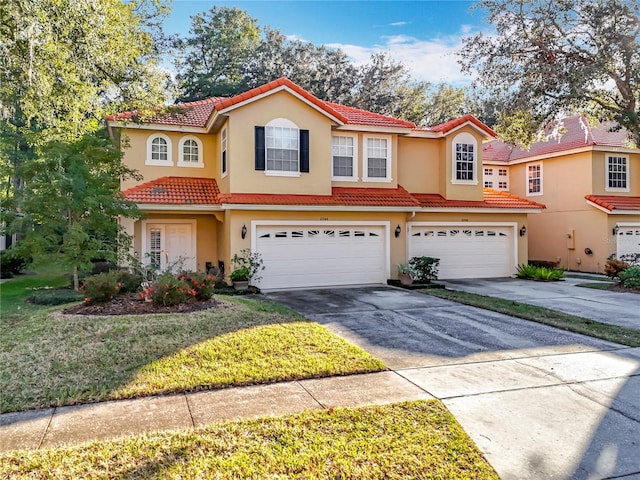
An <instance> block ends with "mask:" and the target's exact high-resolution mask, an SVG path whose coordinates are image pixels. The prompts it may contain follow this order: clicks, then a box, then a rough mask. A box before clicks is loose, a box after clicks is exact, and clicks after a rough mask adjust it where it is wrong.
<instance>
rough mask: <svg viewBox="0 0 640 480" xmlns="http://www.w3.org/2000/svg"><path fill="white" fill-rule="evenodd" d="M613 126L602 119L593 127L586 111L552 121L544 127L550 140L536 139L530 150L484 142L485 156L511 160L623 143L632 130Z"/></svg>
mask: <svg viewBox="0 0 640 480" xmlns="http://www.w3.org/2000/svg"><path fill="white" fill-rule="evenodd" d="M613 126H614V123H613V122H603V123H600V124H598V125H597V126H595V127H593V126H591V125H589V122H588V120H587V119H586V117H585V116H584V115H574V116H572V117H567V118H565V119H563V120H561V121H559V122H553V123H551V124H550V125H549V126H548V127H547V128H545V129H544V134H545V136H546V137H547V140H546V141H539V142H535V143H533V144H532V145H531V148H530V149H529V150H526V149H523V148H520V147H512V146H510V145H508V144H506V143H505V142H503V141H502V140H493V141H491V142H488V143H486V144H485V145H484V146H483V148H482V158H483V160H489V161H502V162H509V161H514V160H521V159H526V158H530V157H537V156H540V155H551V154H554V153H559V152H563V151H567V150H573V149H576V148H584V147H591V146H607V147H624V146H625V143H626V141H627V139H628V137H629V132H628V131H627V130H625V129H622V130H618V131H611V128H612V127H613Z"/></svg>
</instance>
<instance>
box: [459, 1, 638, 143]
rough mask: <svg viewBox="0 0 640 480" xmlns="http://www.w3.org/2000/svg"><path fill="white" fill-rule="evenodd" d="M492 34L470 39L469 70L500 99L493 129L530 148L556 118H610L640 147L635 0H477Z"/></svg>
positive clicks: (464, 57)
mask: <svg viewBox="0 0 640 480" xmlns="http://www.w3.org/2000/svg"><path fill="white" fill-rule="evenodd" d="M476 8H479V9H482V10H484V11H485V12H486V14H487V16H488V20H489V22H490V23H491V24H492V25H493V27H494V28H495V34H490V35H488V34H484V33H480V34H478V35H476V36H474V37H471V38H467V39H465V41H464V46H463V48H462V50H461V51H460V62H461V64H462V66H463V68H464V69H465V70H466V71H472V70H476V71H477V72H478V83H479V84H481V85H483V86H484V87H486V88H487V89H488V90H489V91H490V92H492V95H494V96H495V97H496V98H498V99H500V101H501V102H503V103H504V105H505V108H504V109H503V112H502V114H501V115H500V118H499V119H498V120H499V122H498V125H497V130H498V131H499V132H500V133H501V134H502V136H503V137H504V138H505V139H506V140H508V141H510V142H512V143H520V144H522V145H525V146H526V145H529V144H530V143H531V142H532V141H533V139H534V137H535V134H536V133H537V131H538V130H539V128H540V126H541V125H542V124H543V123H544V122H546V121H549V120H551V119H553V118H554V117H556V116H562V115H566V114H569V113H572V112H574V111H577V110H578V111H584V112H586V113H589V114H591V115H592V116H594V117H596V118H598V119H600V120H607V119H608V120H615V121H616V122H617V124H618V125H619V126H620V127H624V128H626V129H628V130H629V131H630V133H631V135H632V137H633V138H632V140H633V141H634V142H635V143H636V145H639V146H640V111H639V110H640V20H639V14H640V5H639V3H638V1H637V0H516V1H514V0H480V1H479V2H478V3H477V4H476Z"/></svg>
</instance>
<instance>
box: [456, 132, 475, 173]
mask: <svg viewBox="0 0 640 480" xmlns="http://www.w3.org/2000/svg"><path fill="white" fill-rule="evenodd" d="M451 153H452V157H453V158H452V165H451V173H452V178H451V183H469V184H474V185H476V184H477V183H478V143H477V141H476V139H475V137H474V136H473V135H471V134H470V133H466V132H463V133H459V134H458V135H456V136H455V138H454V139H453V141H452V142H451Z"/></svg>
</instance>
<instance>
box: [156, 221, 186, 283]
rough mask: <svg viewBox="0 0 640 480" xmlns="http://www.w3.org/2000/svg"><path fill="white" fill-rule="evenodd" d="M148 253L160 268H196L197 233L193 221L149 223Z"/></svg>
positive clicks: (178, 269)
mask: <svg viewBox="0 0 640 480" xmlns="http://www.w3.org/2000/svg"><path fill="white" fill-rule="evenodd" d="M146 231H147V254H148V257H149V260H150V262H152V263H154V264H155V265H159V267H160V270H163V271H164V270H167V269H171V270H173V271H176V272H177V271H180V270H188V271H195V270H196V252H195V233H194V225H193V224H192V223H190V222H189V223H149V224H147V226H146Z"/></svg>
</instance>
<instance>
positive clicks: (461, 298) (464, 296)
mask: <svg viewBox="0 0 640 480" xmlns="http://www.w3.org/2000/svg"><path fill="white" fill-rule="evenodd" d="M421 292H422V293H425V294H427V295H433V296H435V297H440V298H444V299H446V300H452V301H454V302H458V303H464V304H465V305H471V306H473V307H479V308H484V309H485V310H491V311H494V312H499V313H504V314H505V315H511V316H512V317H518V318H523V319H525V320H531V321H534V322H538V323H542V324H545V325H550V326H552V327H556V328H561V329H562V330H567V331H569V332H575V333H581V334H583V335H589V336H591V337H595V338H600V339H602V340H607V341H609V342H615V343H619V344H621V345H628V346H630V347H640V330H634V329H632V328H625V327H621V326H618V325H610V324H607V323H601V322H596V321H595V320H589V319H587V318H582V317H578V316H576V315H570V314H568V313H563V312H558V311H556V310H551V309H549V308H544V307H538V306H535V305H529V304H526V303H520V302H515V301H513V300H506V299H503V298H496V297H488V296H485V295H477V294H475V293H468V292H461V291H457V290H444V289H441V290H435V289H431V290H421Z"/></svg>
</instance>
